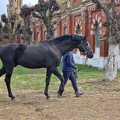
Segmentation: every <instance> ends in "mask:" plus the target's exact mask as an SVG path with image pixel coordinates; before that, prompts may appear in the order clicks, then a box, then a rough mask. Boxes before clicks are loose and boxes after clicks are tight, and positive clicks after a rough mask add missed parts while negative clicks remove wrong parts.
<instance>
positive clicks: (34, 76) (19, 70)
mask: <svg viewBox="0 0 120 120" xmlns="http://www.w3.org/2000/svg"><path fill="white" fill-rule="evenodd" d="M77 67H78V68H81V70H80V71H78V72H77V75H78V79H77V83H78V86H79V87H80V88H81V89H82V90H85V91H89V90H90V91H92V90H96V91H106V92H109V91H117V92H119V91H120V89H119V87H118V84H119V83H118V81H119V79H117V80H115V81H112V82H107V81H103V79H104V76H105V70H101V69H98V68H95V67H92V66H88V65H85V66H84V65H77ZM61 68H62V64H61V65H60V66H59V67H58V70H59V71H60V72H61V73H62V71H61ZM119 73H120V71H118V78H119V77H120V75H119ZM45 77H46V69H45V68H41V69H27V68H24V67H21V66H17V67H16V68H14V71H13V75H12V78H11V87H12V89H19V90H41V91H44V87H45ZM0 82H1V83H0V88H1V89H6V85H5V82H4V76H2V77H1V78H0ZM59 85H60V80H59V79H58V78H57V77H56V76H54V75H52V76H51V81H50V87H49V89H50V90H51V91H55V92H56V90H58V88H59ZM65 90H66V91H73V88H72V85H71V82H69V81H68V84H67V85H66V86H65Z"/></svg>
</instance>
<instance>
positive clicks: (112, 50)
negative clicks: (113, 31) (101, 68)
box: [105, 37, 119, 81]
mask: <svg viewBox="0 0 120 120" xmlns="http://www.w3.org/2000/svg"><path fill="white" fill-rule="evenodd" d="M110 39H115V37H111V38H110ZM114 41H116V40H114ZM118 56H119V44H118V43H116V44H113V43H112V44H110V43H109V53H108V60H107V66H106V67H107V68H106V76H105V80H107V81H112V80H114V79H115V78H116V76H117V68H118Z"/></svg>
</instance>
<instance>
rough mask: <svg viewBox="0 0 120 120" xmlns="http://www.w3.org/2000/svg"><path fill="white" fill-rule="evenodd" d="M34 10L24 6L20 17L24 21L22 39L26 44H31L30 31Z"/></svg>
mask: <svg viewBox="0 0 120 120" xmlns="http://www.w3.org/2000/svg"><path fill="white" fill-rule="evenodd" d="M33 10H34V9H33V8H32V7H28V6H27V5H24V6H22V8H21V12H20V16H21V18H22V19H23V22H24V27H23V37H22V39H23V40H24V41H25V43H26V44H30V43H31V36H32V31H31V29H30V15H31V12H32V11H33Z"/></svg>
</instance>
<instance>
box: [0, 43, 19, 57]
mask: <svg viewBox="0 0 120 120" xmlns="http://www.w3.org/2000/svg"><path fill="white" fill-rule="evenodd" d="M18 46H19V44H18V43H12V44H6V45H4V46H2V48H1V49H0V57H9V56H12V55H15V51H16V49H17V48H18ZM8 55H9V56H8Z"/></svg>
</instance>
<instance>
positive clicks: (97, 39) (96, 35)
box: [95, 21, 100, 47]
mask: <svg viewBox="0 0 120 120" xmlns="http://www.w3.org/2000/svg"><path fill="white" fill-rule="evenodd" d="M99 36H100V28H99V24H98V22H97V21H96V22H95V42H96V43H95V44H96V47H100V39H99Z"/></svg>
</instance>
